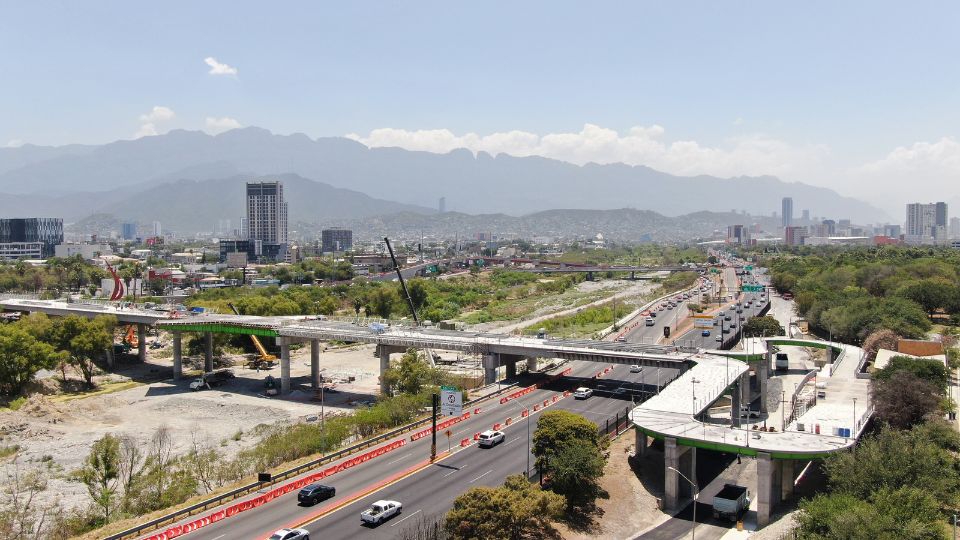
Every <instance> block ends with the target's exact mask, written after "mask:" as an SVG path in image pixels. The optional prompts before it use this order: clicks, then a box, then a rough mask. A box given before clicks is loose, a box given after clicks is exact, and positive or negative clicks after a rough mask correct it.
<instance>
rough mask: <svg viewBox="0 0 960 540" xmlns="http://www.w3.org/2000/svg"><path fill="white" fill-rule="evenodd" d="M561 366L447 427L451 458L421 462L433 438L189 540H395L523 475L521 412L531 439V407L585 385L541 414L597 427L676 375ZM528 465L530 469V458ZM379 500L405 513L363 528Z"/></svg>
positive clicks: (441, 438)
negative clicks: (271, 539) (546, 380)
mask: <svg viewBox="0 0 960 540" xmlns="http://www.w3.org/2000/svg"><path fill="white" fill-rule="evenodd" d="M564 367H571V368H572V370H573V372H572V373H571V374H570V375H568V376H567V377H565V378H562V379H560V380H559V381H558V382H557V383H555V384H553V385H551V386H550V387H548V388H542V389H537V390H535V391H533V392H531V393H530V394H527V395H525V396H522V397H520V398H517V399H514V400H511V401H509V402H507V403H505V404H500V403H499V399H497V398H494V399H491V400H488V401H486V402H483V403H481V404H479V405H477V406H478V407H480V408H481V410H482V412H481V413H480V414H478V415H473V416H471V418H469V419H468V420H465V421H463V422H460V423H458V424H455V425H454V426H453V427H452V428H451V431H452V434H451V437H450V441H451V446H452V449H453V452H452V453H450V454H449V455H446V456H443V457H442V458H441V459H439V460H438V461H437V462H435V463H433V464H427V463H426V462H427V460H428V458H429V451H430V450H429V449H430V438H429V437H425V438H423V439H420V440H418V441H415V442H410V443H408V444H407V445H406V446H403V447H401V448H399V449H397V450H394V451H393V452H391V453H388V454H385V455H383V456H381V457H378V458H376V459H373V460H371V461H368V462H366V463H363V464H361V465H358V466H356V467H353V468H351V469H347V470H345V471H342V472H340V473H337V474H336V475H333V476H331V477H329V478H328V479H326V480H324V481H323V483H325V484H328V485H332V486H334V487H335V488H336V489H337V494H336V497H334V498H333V499H330V500H328V501H325V502H323V503H320V504H318V505H317V506H315V507H302V506H298V504H297V499H296V491H293V492H291V493H289V494H287V495H284V496H282V497H279V498H276V499H274V500H273V501H271V502H269V503H266V504H264V505H262V506H260V507H259V508H255V509H252V510H248V511H247V512H243V513H240V514H237V515H235V516H233V517H230V518H227V519H224V520H223V521H220V522H218V523H214V524H211V525H209V526H207V527H204V528H202V529H199V530H197V531H195V532H192V533H190V534H189V537H191V538H195V539H198V540H200V539H202V540H223V539H227V538H267V537H268V536H269V535H270V534H271V533H272V532H274V531H275V530H277V529H280V528H284V527H303V528H305V529H307V530H309V531H310V534H311V536H312V537H316V538H331V539H339V538H356V539H366V538H393V537H395V536H396V535H397V533H398V532H399V531H400V530H402V528H403V527H404V526H405V525H409V524H412V523H413V522H415V521H416V520H417V519H418V518H417V517H416V516H420V515H426V516H435V515H440V514H443V513H445V512H446V511H447V510H449V509H450V507H451V506H452V504H453V500H454V499H455V498H456V497H457V495H459V494H461V493H463V492H464V491H466V490H468V489H469V488H471V487H474V486H497V485H500V484H501V483H502V482H503V480H504V479H505V478H506V477H507V476H509V475H511V474H519V473H523V472H524V470H525V469H526V467H527V461H528V452H527V444H528V440H529V439H528V436H527V428H528V425H527V420H526V419H521V415H520V411H521V410H522V409H525V408H527V409H530V410H531V415H530V416H529V422H530V424H529V430H530V436H531V437H532V435H533V431H534V430H535V428H536V420H537V418H538V415H539V414H540V412H539V411H538V412H532V407H533V405H534V404H542V403H543V400H545V399H550V398H552V397H553V396H554V395H557V394H560V395H562V392H563V390H564V389H570V388H571V387H573V386H577V385H580V384H588V385H591V386H595V387H597V388H599V391H598V392H597V393H596V394H594V396H593V397H591V398H589V399H586V400H575V399H574V398H573V396H570V397H566V398H564V399H561V400H559V401H558V402H556V403H555V404H553V405H551V406H550V407H548V408H547V409H545V410H551V409H554V408H558V409H566V410H570V411H573V412H576V413H578V414H582V415H584V416H585V417H587V418H589V419H590V420H592V421H594V422H597V423H598V424H601V425H602V424H603V423H605V421H606V420H607V419H608V418H612V417H614V416H615V415H617V414H620V415H621V417H622V415H624V414H625V412H626V411H627V410H628V409H629V408H631V407H632V403H631V400H630V396H631V394H632V393H633V392H632V391H634V390H637V389H640V388H646V389H647V391H650V390H651V389H655V385H656V384H657V380H658V379H659V380H661V381H666V380H669V379H670V378H672V376H673V375H674V373H673V372H674V370H669V369H663V370H660V372H659V373H658V370H656V369H652V368H645V369H644V370H643V371H642V372H640V373H631V372H630V368H629V366H615V367H614V368H613V369H612V370H611V371H610V372H609V373H607V374H605V375H604V376H603V377H602V378H601V379H599V380H597V381H592V380H591V379H590V377H592V376H593V375H595V374H596V372H597V371H600V370H602V369H603V368H605V367H607V366H606V365H603V364H596V363H592V362H571V363H569V364H568V365H567V366H564ZM541 411H542V410H541ZM507 417H511V418H513V419H514V420H513V423H512V424H511V425H510V426H508V427H506V428H502V429H503V430H504V431H505V433H506V440H505V441H504V442H503V443H501V444H499V445H497V446H495V447H493V448H479V447H477V446H476V445H471V446H469V447H467V448H463V449H460V448H459V442H460V441H461V439H464V438H471V439H472V437H473V434H474V433H477V432H480V431H484V430H486V429H490V427H491V426H492V424H494V423H502V422H503V421H504V420H505V419H506V418H507ZM437 446H438V450H439V451H445V450H447V437H446V436H445V435H444V434H442V433H441V434H438V438H437ZM530 463H533V458H532V457H531V458H530ZM405 473H409V474H407V475H405ZM379 499H389V500H396V501H399V502H401V503H402V504H403V512H402V514H401V515H400V516H397V517H395V518H393V519H392V520H390V521H387V522H386V523H384V524H382V525H380V526H379V527H369V526H364V525H361V523H360V512H361V510H363V509H365V508H366V507H368V506H369V505H370V504H371V503H372V502H373V501H376V500H379Z"/></svg>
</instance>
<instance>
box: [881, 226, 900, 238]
mask: <svg viewBox="0 0 960 540" xmlns="http://www.w3.org/2000/svg"><path fill="white" fill-rule="evenodd" d="M901 234H902V230H901V228H900V226H899V225H884V226H883V235H884V236H887V237H890V238H900V235H901Z"/></svg>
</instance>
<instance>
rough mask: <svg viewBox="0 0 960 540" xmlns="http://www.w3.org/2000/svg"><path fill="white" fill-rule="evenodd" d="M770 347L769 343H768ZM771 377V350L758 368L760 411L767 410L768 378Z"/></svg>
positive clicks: (764, 411)
mask: <svg viewBox="0 0 960 540" xmlns="http://www.w3.org/2000/svg"><path fill="white" fill-rule="evenodd" d="M767 347H769V345H767ZM769 377H770V350H769V348H768V349H767V354H765V355H764V356H763V359H762V360H760V367H759V368H758V369H757V384H758V385H759V387H760V412H761V413H764V414H766V412H767V386H768V384H767V382H768V381H767V379H768V378H769Z"/></svg>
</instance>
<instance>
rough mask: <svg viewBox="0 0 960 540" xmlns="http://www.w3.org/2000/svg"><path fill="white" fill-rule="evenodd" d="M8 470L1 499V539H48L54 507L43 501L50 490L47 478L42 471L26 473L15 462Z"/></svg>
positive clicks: (36, 470)
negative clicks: (49, 521) (41, 497)
mask: <svg viewBox="0 0 960 540" xmlns="http://www.w3.org/2000/svg"><path fill="white" fill-rule="evenodd" d="M11 468H12V470H8V471H6V478H5V479H4V486H3V495H4V496H3V497H0V540H23V539H28V540H39V539H40V538H47V537H48V536H47V534H46V532H47V529H48V525H49V524H48V518H50V517H51V516H52V515H53V512H54V505H53V504H43V503H42V502H40V500H39V499H40V496H41V495H40V494H41V493H42V492H43V491H44V490H46V489H47V477H46V475H45V474H44V473H43V472H42V470H40V469H35V470H32V471H28V472H26V473H24V472H23V471H22V470H21V469H20V464H19V463H17V462H14V463H13V465H12V466H11Z"/></svg>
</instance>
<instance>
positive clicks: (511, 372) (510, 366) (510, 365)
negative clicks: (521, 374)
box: [506, 360, 517, 379]
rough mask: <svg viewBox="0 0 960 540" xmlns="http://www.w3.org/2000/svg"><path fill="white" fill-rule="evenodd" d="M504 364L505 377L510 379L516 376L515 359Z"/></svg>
mask: <svg viewBox="0 0 960 540" xmlns="http://www.w3.org/2000/svg"><path fill="white" fill-rule="evenodd" d="M506 366H507V375H506V377H507V378H508V379H512V378H514V377H516V376H517V361H516V360H514V361H513V362H507V363H506Z"/></svg>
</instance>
